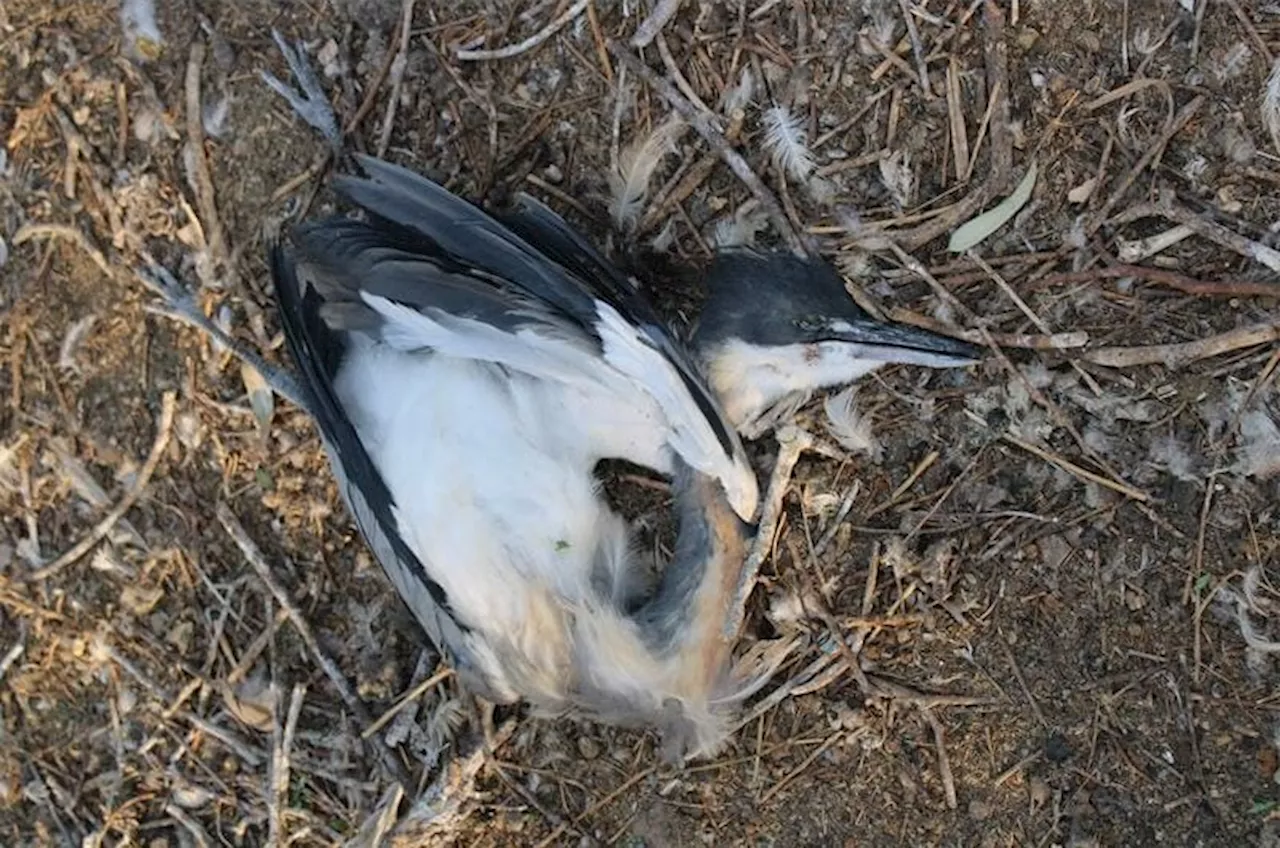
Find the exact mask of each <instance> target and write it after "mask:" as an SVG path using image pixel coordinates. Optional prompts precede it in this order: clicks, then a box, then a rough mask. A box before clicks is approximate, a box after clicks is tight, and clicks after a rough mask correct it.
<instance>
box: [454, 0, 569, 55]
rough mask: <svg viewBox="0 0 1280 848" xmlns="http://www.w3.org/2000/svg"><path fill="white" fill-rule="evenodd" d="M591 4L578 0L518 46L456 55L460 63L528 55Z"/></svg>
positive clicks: (511, 45)
mask: <svg viewBox="0 0 1280 848" xmlns="http://www.w3.org/2000/svg"><path fill="white" fill-rule="evenodd" d="M590 2H591V0H578V2H576V3H574V4H573V5H572V6H570V7H569V8H568V9H566V10H565V12H564V14H563V15H561V16H560V17H558V18H556V19H555V20H553V21H552V22H551V23H549V24H547V25H546V26H545V27H543V28H542V29H540V30H538V31H537V32H535V33H534V34H533V35H531V36H529V37H528V38H526V39H525V40H524V41H521V42H519V43H518V44H509V45H507V46H506V47H499V48H497V49H494V50H459V51H458V52H457V53H455V54H454V55H455V56H457V58H458V61H459V62H484V61H487V60H490V59H511V58H514V57H516V56H519V55H521V54H522V53H528V52H529V51H530V50H532V49H534V48H535V47H537V46H539V45H541V44H542V43H543V42H544V41H546V40H547V39H549V38H551V36H553V35H555V34H556V33H557V32H559V31H560V30H561V29H563V28H564V27H565V26H566V25H567V24H568V23H569V22H570V21H572V20H573V19H574V18H576V17H578V15H581V14H582V13H583V12H585V11H586V10H587V5H588V4H589V3H590Z"/></svg>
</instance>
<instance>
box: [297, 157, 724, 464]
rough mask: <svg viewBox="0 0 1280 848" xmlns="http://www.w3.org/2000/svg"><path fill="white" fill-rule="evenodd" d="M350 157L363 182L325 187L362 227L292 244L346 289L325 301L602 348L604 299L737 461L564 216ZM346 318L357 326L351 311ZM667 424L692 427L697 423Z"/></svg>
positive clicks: (632, 298) (718, 424)
mask: <svg viewBox="0 0 1280 848" xmlns="http://www.w3.org/2000/svg"><path fill="white" fill-rule="evenodd" d="M356 158H357V161H358V163H359V164H360V167H361V168H362V169H364V171H365V174H366V177H365V178H361V177H354V176H343V177H338V178H337V179H335V181H334V188H335V189H336V190H337V191H338V192H339V193H341V194H342V195H344V196H346V197H347V198H348V199H350V200H351V201H352V202H354V203H356V204H357V205H359V206H360V207H362V208H363V209H364V210H365V211H366V212H367V213H368V214H369V216H370V217H371V219H372V220H371V222H370V223H363V224H362V223H359V222H350V223H348V224H345V225H344V224H339V223H338V222H335V221H327V222H322V223H321V224H320V225H318V226H319V227H321V228H322V229H321V231H320V232H318V233H311V234H308V233H306V232H304V233H301V234H300V235H299V236H298V239H297V240H298V241H299V243H300V244H301V243H302V242H304V241H305V242H306V247H305V249H307V250H308V252H309V253H310V255H311V256H312V257H313V258H314V259H316V260H321V259H323V263H324V264H327V265H330V266H333V268H334V273H333V274H332V275H331V280H332V281H333V282H335V283H336V284H337V285H345V286H347V287H348V289H349V291H348V293H347V295H346V296H345V297H334V296H333V293H332V292H327V293H326V296H327V297H328V298H329V299H331V300H341V301H344V302H345V303H347V304H349V307H348V308H351V309H354V310H356V311H358V310H360V309H361V308H365V306H364V304H363V301H362V298H361V296H360V291H364V292H368V293H370V294H374V295H378V296H380V297H383V298H386V299H387V300H389V301H392V302H394V303H399V304H403V305H405V306H409V307H411V308H413V309H416V310H418V311H428V310H439V311H440V312H443V313H445V314H448V315H460V316H464V317H468V318H474V319H477V320H479V321H483V322H485V323H488V324H490V325H492V326H495V327H498V328H500V329H504V330H507V331H512V330H515V329H519V328H521V327H526V326H530V325H540V326H541V327H542V328H545V329H553V330H554V332H555V333H556V334H557V335H561V336H563V335H565V334H566V333H567V334H570V335H577V334H578V333H579V332H580V333H581V334H582V337H583V338H584V339H589V340H591V341H593V342H594V343H595V344H596V345H597V346H600V345H602V343H603V341H604V339H603V335H604V330H603V328H602V324H603V323H604V322H605V319H604V316H603V315H602V311H601V307H600V304H602V303H603V304H607V305H608V306H609V307H611V308H612V310H613V311H614V312H616V313H617V315H618V316H620V317H621V318H622V320H623V321H624V322H625V323H626V324H628V325H630V326H631V327H634V328H635V330H636V338H635V341H636V342H637V343H640V344H643V345H645V346H647V347H648V348H650V349H651V350H652V351H654V352H656V353H657V354H658V355H659V356H661V357H662V358H663V359H664V360H666V361H667V362H668V363H669V365H670V366H671V368H672V369H673V370H674V371H675V373H676V375H677V376H678V378H679V381H680V383H681V385H682V387H683V391H684V392H685V393H687V394H688V395H689V397H690V398H691V399H692V401H693V403H694V405H695V406H696V409H697V412H698V414H699V415H700V417H701V418H702V420H703V422H704V423H705V425H706V426H707V427H709V428H710V430H711V432H712V434H713V436H714V439H715V441H716V442H717V443H718V444H719V446H720V450H721V451H723V453H724V454H725V456H726V457H728V458H729V460H730V462H731V463H740V464H744V465H745V463H746V458H745V453H744V451H743V449H742V445H741V442H740V441H739V440H738V437H737V434H736V433H735V432H734V431H733V428H732V426H731V425H730V424H729V422H728V419H727V418H726V417H725V415H724V412H723V411H722V410H721V408H720V405H719V403H718V402H717V401H716V400H715V398H714V396H713V395H712V394H711V391H710V389H709V388H708V387H707V385H706V383H705V381H704V380H703V379H702V377H701V375H700V373H699V372H698V370H697V368H696V367H695V366H694V364H693V360H692V358H691V357H690V356H689V354H688V353H687V351H685V349H684V348H683V346H681V345H680V344H679V343H678V342H677V341H676V340H675V338H674V337H673V336H672V335H671V333H669V332H668V331H667V329H666V328H665V326H664V325H663V324H662V322H661V321H660V320H659V319H658V318H657V316H656V315H655V313H654V312H653V309H652V308H651V307H650V306H649V304H648V302H647V301H646V300H645V299H644V298H643V297H642V296H641V295H640V294H639V293H638V292H637V291H636V290H635V288H634V286H632V284H631V283H630V281H629V280H627V279H626V278H625V277H624V276H623V275H622V274H621V273H620V272H619V271H618V270H617V269H616V268H615V267H614V266H613V265H612V264H611V263H610V262H608V260H606V259H605V258H604V257H602V256H601V255H600V254H599V253H598V252H597V251H596V250H595V249H594V248H593V247H591V245H590V244H588V243H587V242H586V240H585V239H583V238H582V236H580V235H579V234H578V233H576V232H575V231H574V230H573V229H572V228H571V227H570V226H569V225H568V223H567V222H565V221H564V219H563V218H561V217H560V216H559V215H557V214H556V213H555V212H553V211H551V210H550V209H549V208H547V207H546V206H544V205H543V204H541V203H538V202H537V201H535V200H533V199H532V198H527V197H526V198H523V199H522V201H521V204H520V206H519V208H518V209H517V210H515V211H513V212H512V213H510V214H508V215H507V216H506V217H505V222H504V221H499V220H497V219H495V218H493V217H492V216H490V215H488V214H487V213H485V212H484V211H483V210H481V209H480V208H479V207H477V206H475V205H473V204H471V203H468V202H467V201H465V200H462V199H461V198H459V197H457V196H456V195H454V194H452V193H451V192H449V191H447V190H446V189H445V188H443V187H442V186H440V185H438V184H436V183H434V182H432V181H431V180H428V179H426V178H425V177H422V176H420V175H418V174H415V173H413V172H412V171H409V170H407V169H405V168H401V167H399V166H398V165H392V164H390V163H388V162H384V161H382V160H379V159H374V158H371V157H367V156H358V157H356ZM424 263H425V264H424ZM353 286H358V287H359V291H357V290H356V289H355V288H353ZM332 308H333V307H331V309H332ZM348 320H350V321H352V322H355V324H353V326H354V325H358V323H359V321H358V318H357V317H356V316H355V315H351V316H348ZM668 411H669V412H670V411H672V410H670V409H669V410H668ZM676 414H677V415H678V413H676ZM672 423H673V425H674V426H685V427H686V428H687V429H688V428H693V429H696V422H687V421H686V422H682V421H679V420H676V421H673V422H672Z"/></svg>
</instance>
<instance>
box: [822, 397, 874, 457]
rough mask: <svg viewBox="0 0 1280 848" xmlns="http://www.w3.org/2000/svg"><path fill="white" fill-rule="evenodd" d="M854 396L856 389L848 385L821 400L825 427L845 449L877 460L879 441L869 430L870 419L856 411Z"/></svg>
mask: <svg viewBox="0 0 1280 848" xmlns="http://www.w3.org/2000/svg"><path fill="white" fill-rule="evenodd" d="M856 398H857V389H856V388H854V387H853V386H850V387H849V388H847V389H845V390H844V391H842V392H840V393H839V394H835V395H831V396H830V397H828V398H827V399H826V401H824V402H823V404H822V408H823V410H824V411H825V412H826V413H827V429H828V430H829V431H830V433H831V435H832V436H833V437H834V438H835V440H836V441H837V442H839V443H840V446H841V447H843V448H844V449H845V450H847V451H850V452H851V453H860V454H864V455H866V456H868V457H870V458H871V459H872V461H878V460H879V459H880V455H881V454H882V453H883V450H882V448H881V446H880V441H879V440H878V439H876V437H875V433H873V432H872V431H871V420H870V419H869V418H867V417H866V416H865V415H863V414H862V413H860V412H859V411H858V407H857V405H856V404H855V402H854V401H855V400H856Z"/></svg>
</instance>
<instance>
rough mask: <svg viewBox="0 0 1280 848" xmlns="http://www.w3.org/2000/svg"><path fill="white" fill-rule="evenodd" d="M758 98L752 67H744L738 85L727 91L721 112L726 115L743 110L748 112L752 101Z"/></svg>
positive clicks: (721, 100) (721, 102)
mask: <svg viewBox="0 0 1280 848" xmlns="http://www.w3.org/2000/svg"><path fill="white" fill-rule="evenodd" d="M755 96H756V78H755V75H754V74H753V73H751V66H750V65H743V66H742V74H741V75H740V76H739V77H738V84H737V85H735V86H733V87H732V88H727V89H725V92H724V96H723V97H722V98H721V99H720V111H721V112H723V113H724V114H725V115H732V114H733V113H734V112H736V111H738V110H739V109H741V110H742V111H744V112H745V111H746V109H747V107H748V106H750V105H751V101H752V100H754V99H755Z"/></svg>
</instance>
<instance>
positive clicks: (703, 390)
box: [500, 194, 742, 456]
mask: <svg viewBox="0 0 1280 848" xmlns="http://www.w3.org/2000/svg"><path fill="white" fill-rule="evenodd" d="M500 218H501V219H502V221H503V222H504V223H506V224H507V225H508V226H509V227H510V228H511V229H513V230H515V231H516V232H517V233H519V235H520V236H521V237H522V238H523V239H524V241H525V242H526V243H528V244H530V245H532V246H533V247H534V248H535V249H537V250H538V251H540V252H541V253H542V254H543V255H545V256H547V257H548V258H549V259H551V260H553V261H554V262H556V263H557V264H559V265H560V266H561V267H563V268H565V269H567V270H568V271H570V272H571V273H572V274H573V275H574V276H575V277H577V279H578V280H580V281H581V282H582V283H583V285H585V286H587V287H588V288H589V290H590V291H591V292H592V293H593V294H594V295H595V296H596V297H598V298H599V299H601V300H603V301H605V302H606V303H608V304H609V305H611V306H613V307H614V308H615V309H616V310H617V311H618V313H619V314H620V315H622V316H623V317H624V318H626V319H627V320H628V321H629V322H630V323H632V324H633V325H635V326H636V327H638V328H639V329H640V330H641V331H642V332H643V334H644V337H645V340H646V341H647V342H648V343H649V344H650V345H652V346H653V347H654V348H655V349H656V350H658V351H660V352H661V353H662V355H663V356H665V357H666V358H667V359H668V360H670V362H671V363H672V365H674V366H675V368H676V369H677V371H678V372H679V374H680V379H681V382H683V383H684V385H685V388H686V389H688V391H689V394H690V395H691V396H692V397H693V399H694V402H695V403H696V404H697V405H698V410H699V411H700V412H701V413H702V415H703V416H704V417H705V418H706V419H707V421H708V422H709V423H710V424H711V425H712V427H713V428H714V430H715V433H716V439H717V440H718V441H719V442H720V445H721V447H722V448H723V449H724V451H725V453H727V454H729V455H730V456H735V455H739V454H741V452H742V446H741V443H740V442H739V441H738V438H737V435H736V434H735V433H734V431H733V427H732V425H731V424H730V423H729V421H728V418H727V417H726V416H725V414H724V411H723V410H722V409H721V408H720V404H719V403H718V402H717V401H716V399H715V397H714V396H713V395H712V394H711V390H710V389H709V388H708V387H707V384H706V382H705V381H704V380H703V379H702V376H701V373H700V372H699V371H698V369H697V368H696V367H695V366H694V364H693V359H692V357H690V356H689V353H688V352H687V351H686V350H685V349H684V346H683V345H681V344H680V343H679V342H678V341H677V340H676V339H675V337H674V336H673V335H672V334H671V333H670V332H669V331H668V330H667V328H666V326H665V325H664V324H663V322H662V321H661V320H660V319H659V318H658V316H657V314H656V313H655V312H654V311H653V308H652V307H651V306H650V305H649V302H648V301H647V300H646V299H645V298H644V297H643V296H642V295H641V294H640V293H639V292H638V291H637V290H636V287H635V285H634V283H633V282H632V281H631V280H630V279H628V278H626V277H625V276H623V274H622V272H621V271H619V270H618V268H617V266H615V265H614V264H613V263H611V262H609V260H607V259H605V258H604V257H603V256H601V255H600V252H599V251H597V250H596V249H595V248H594V247H592V246H591V244H590V243H588V242H587V240H586V239H584V238H583V237H582V236H581V235H580V234H579V233H578V232H577V231H576V230H574V229H573V228H572V227H571V226H569V223H568V222H567V221H565V219H564V218H562V217H560V216H559V215H557V214H556V213H555V212H554V211H553V210H552V209H550V208H549V207H548V206H546V204H544V203H541V202H540V201H538V200H537V199H535V198H533V197H530V196H529V195H527V194H521V195H520V197H519V199H518V202H517V205H516V208H515V209H513V210H511V211H509V212H506V213H503V214H502V215H501V216H500Z"/></svg>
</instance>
